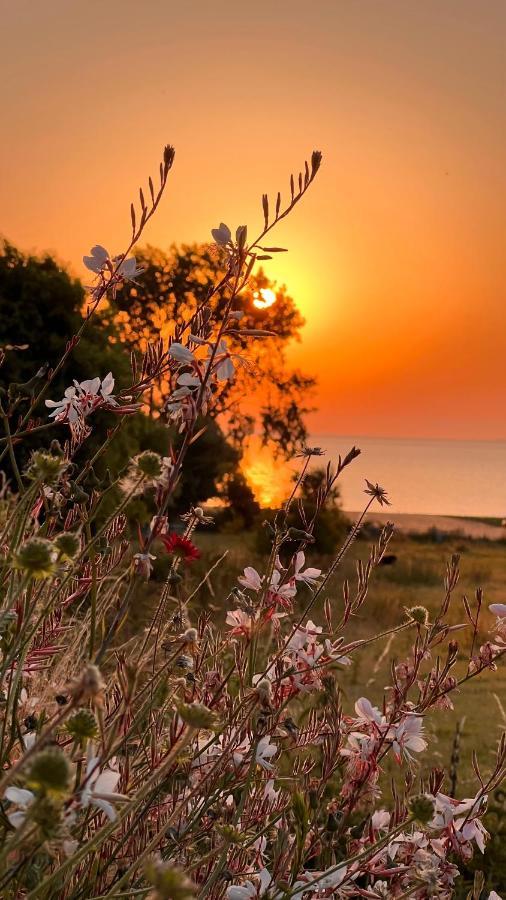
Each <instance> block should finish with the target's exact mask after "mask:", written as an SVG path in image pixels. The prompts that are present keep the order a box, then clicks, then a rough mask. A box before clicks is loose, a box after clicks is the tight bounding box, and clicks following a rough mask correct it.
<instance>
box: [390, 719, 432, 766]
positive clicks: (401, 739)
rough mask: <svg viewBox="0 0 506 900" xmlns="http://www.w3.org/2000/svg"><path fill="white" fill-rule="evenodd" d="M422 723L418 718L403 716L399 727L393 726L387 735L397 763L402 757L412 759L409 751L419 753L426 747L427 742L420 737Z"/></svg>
mask: <svg viewBox="0 0 506 900" xmlns="http://www.w3.org/2000/svg"><path fill="white" fill-rule="evenodd" d="M422 734H423V721H422V719H421V718H420V717H419V716H414V715H408V716H405V717H404V718H403V719H402V721H401V722H400V723H399V725H397V726H395V727H394V729H393V730H392V732H390V733H389V735H388V736H389V737H390V739H393V741H392V748H393V751H394V754H395V758H396V759H397V761H398V762H400V761H401V758H402V756H403V755H404V757H405V758H406V759H413V757H412V756H411V754H410V752H409V751H410V750H412V751H413V752H414V753H421V752H422V750H425V749H426V747H427V741H426V740H425V739H424V738H423V737H422Z"/></svg>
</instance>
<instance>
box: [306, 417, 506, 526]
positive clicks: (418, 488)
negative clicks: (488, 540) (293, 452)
mask: <svg viewBox="0 0 506 900" xmlns="http://www.w3.org/2000/svg"><path fill="white" fill-rule="evenodd" d="M308 444H309V446H314V447H321V448H322V449H324V450H325V451H326V454H325V456H324V457H321V458H316V460H315V463H316V464H317V465H321V464H322V463H324V462H326V461H328V460H330V461H331V462H332V461H333V460H334V459H336V458H337V456H338V454H341V456H344V455H345V454H346V453H347V452H348V450H350V449H351V447H353V446H356V447H359V448H360V450H361V455H360V456H359V457H358V458H357V459H356V460H354V462H353V463H351V465H350V466H348V467H347V468H346V469H345V470H344V472H343V473H342V476H341V478H340V489H341V497H342V505H343V508H344V509H346V510H360V509H362V508H363V506H364V499H366V498H365V496H364V493H363V492H364V488H365V487H366V485H365V479H366V478H367V479H369V481H372V482H374V483H376V482H378V483H379V484H380V485H381V487H382V488H385V490H386V491H387V492H388V496H389V499H390V500H391V504H392V505H391V507H390V508H389V509H391V511H392V512H397V513H418V514H427V515H443V516H466V517H473V516H476V517H490V518H500V519H506V441H460V440H454V441H453V440H452V441H449V440H432V439H418V438H417V439H414V438H372V437H339V436H336V435H313V436H312V437H311V439H310V440H309V441H308Z"/></svg>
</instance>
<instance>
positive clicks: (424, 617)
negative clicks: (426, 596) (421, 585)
mask: <svg viewBox="0 0 506 900" xmlns="http://www.w3.org/2000/svg"><path fill="white" fill-rule="evenodd" d="M406 612H407V614H408V616H409V618H410V619H412V620H413V622H417V623H418V625H427V622H428V621H429V611H428V610H427V609H425V606H412V607H411V609H408V610H406Z"/></svg>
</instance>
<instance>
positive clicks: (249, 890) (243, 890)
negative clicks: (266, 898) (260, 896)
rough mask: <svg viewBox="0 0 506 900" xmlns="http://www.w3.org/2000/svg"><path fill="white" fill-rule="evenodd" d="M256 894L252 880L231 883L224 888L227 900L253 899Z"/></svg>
mask: <svg viewBox="0 0 506 900" xmlns="http://www.w3.org/2000/svg"><path fill="white" fill-rule="evenodd" d="M256 896H257V889H256V887H255V885H254V884H253V882H252V881H245V882H244V884H231V885H229V886H228V888H227V890H226V897H227V900H254V898H255V897H256Z"/></svg>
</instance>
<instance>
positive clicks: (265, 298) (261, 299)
mask: <svg viewBox="0 0 506 900" xmlns="http://www.w3.org/2000/svg"><path fill="white" fill-rule="evenodd" d="M275 302H276V294H275V293H274V291H273V290H271V288H260V290H259V291H255V293H254V294H253V306H256V308H257V309H267V307H268V306H272V304H273V303H275Z"/></svg>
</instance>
